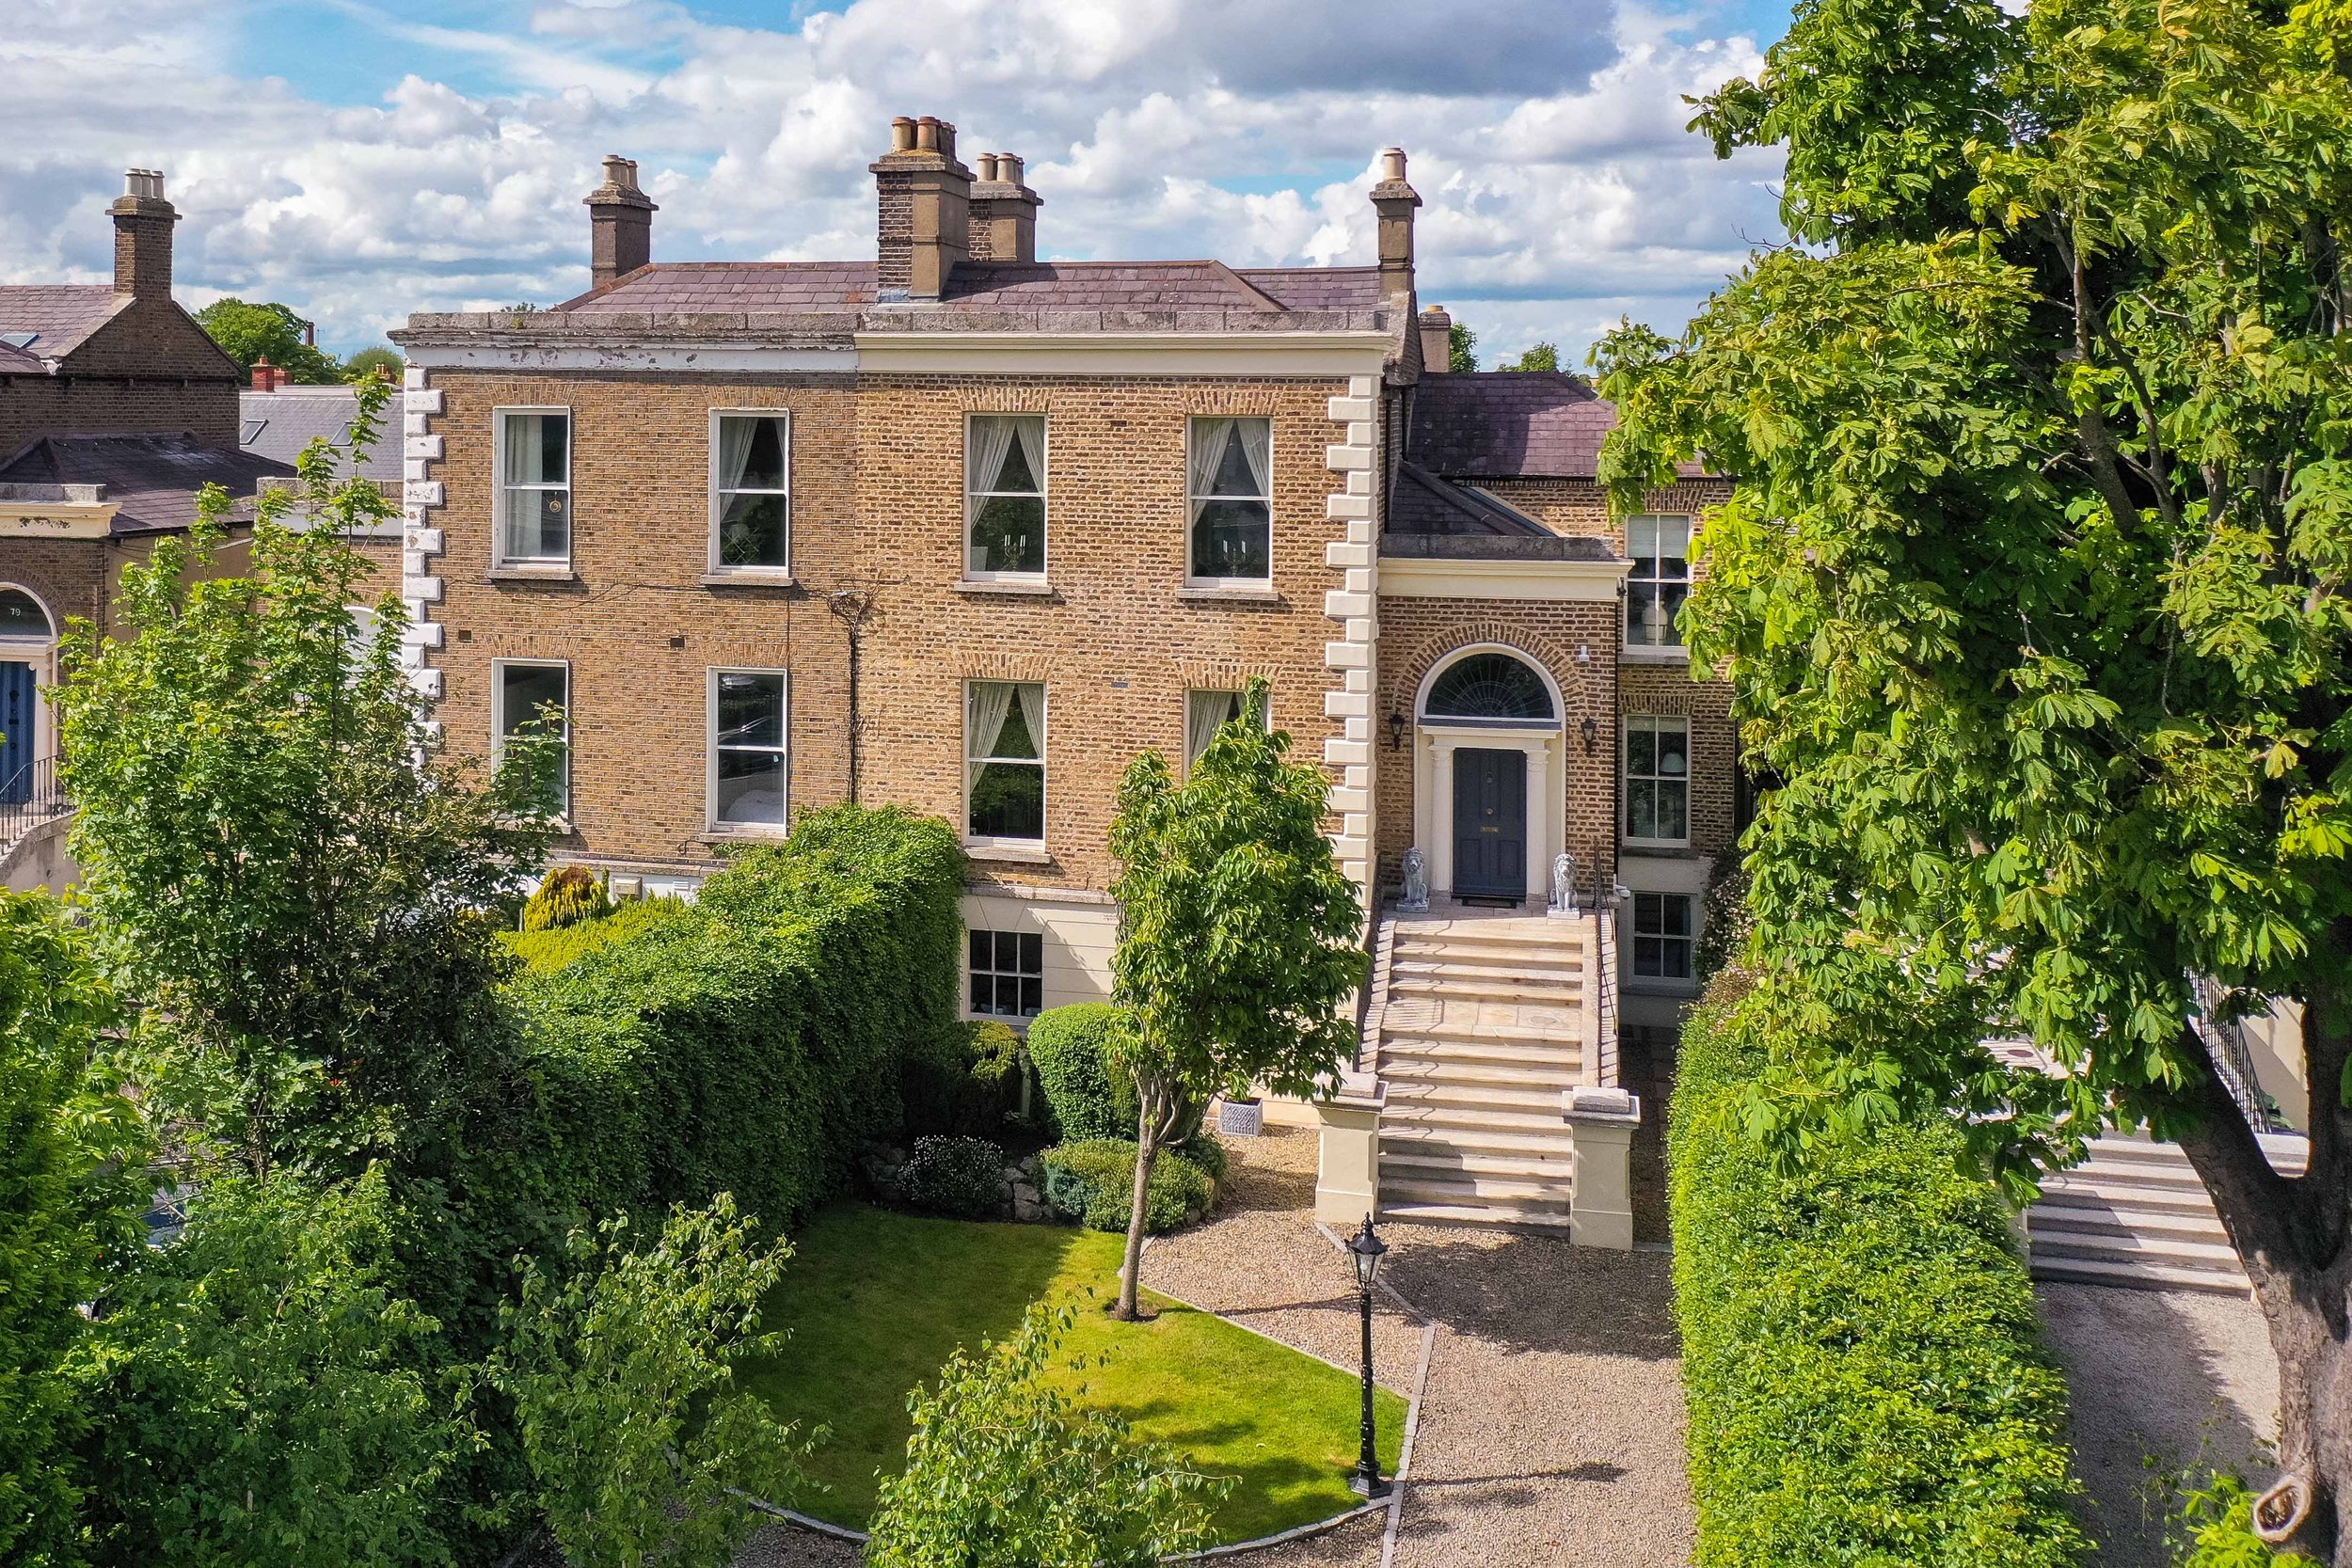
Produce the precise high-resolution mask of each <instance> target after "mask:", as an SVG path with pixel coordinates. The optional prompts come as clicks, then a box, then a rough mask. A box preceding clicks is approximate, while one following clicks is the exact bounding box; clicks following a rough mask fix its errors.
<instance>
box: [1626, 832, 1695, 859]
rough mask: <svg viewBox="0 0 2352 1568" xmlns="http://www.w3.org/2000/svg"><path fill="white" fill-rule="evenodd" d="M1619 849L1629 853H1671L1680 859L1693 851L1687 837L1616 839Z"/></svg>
mask: <svg viewBox="0 0 2352 1568" xmlns="http://www.w3.org/2000/svg"><path fill="white" fill-rule="evenodd" d="M1617 847H1618V849H1619V850H1620V851H1622V852H1623V853H1625V854H1629V855H1672V856H1674V857H1675V858H1676V859H1677V860H1680V859H1684V858H1687V857H1689V856H1691V855H1692V854H1693V853H1694V851H1693V850H1692V847H1691V841H1690V840H1689V839H1687V838H1631V837H1624V838H1620V839H1618V840H1617Z"/></svg>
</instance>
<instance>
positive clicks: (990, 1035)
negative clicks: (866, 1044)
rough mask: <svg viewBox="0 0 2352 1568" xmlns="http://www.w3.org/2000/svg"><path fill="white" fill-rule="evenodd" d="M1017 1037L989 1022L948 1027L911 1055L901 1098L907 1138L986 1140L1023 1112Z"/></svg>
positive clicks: (901, 1080) (1006, 1027)
mask: <svg viewBox="0 0 2352 1568" xmlns="http://www.w3.org/2000/svg"><path fill="white" fill-rule="evenodd" d="M1024 1070H1025V1069H1024V1067H1023V1060H1022V1053H1021V1037H1020V1036H1018V1035H1016V1034H1014V1033H1013V1032H1012V1029H1011V1027H1010V1026H1009V1025H1008V1024H1004V1023H999V1022H996V1021H994V1020H993V1019H991V1020H986V1021H983V1022H959V1023H953V1024H950V1025H948V1026H947V1027H946V1029H943V1030H941V1031H940V1032H939V1033H938V1034H937V1035H936V1036H934V1037H931V1038H930V1040H928V1041H925V1042H922V1043H921V1044H920V1045H918V1046H916V1047H914V1048H913V1049H910V1050H909V1051H908V1052H907V1054H906V1057H905V1060H904V1062H903V1063H902V1064H901V1066H900V1069H899V1082H898V1090H899V1097H900V1099H901V1100H902V1101H904V1103H905V1105H906V1131H907V1132H908V1133H909V1134H910V1135H913V1136H917V1137H919V1136H922V1135H924V1134H926V1133H953V1134H958V1135H961V1136H965V1137H987V1136H988V1135H990V1134H991V1133H993V1132H1000V1131H1001V1130H1002V1129H1003V1128H1004V1126H1005V1124H1006V1122H1007V1121H1008V1120H1009V1119H1010V1118H1012V1117H1014V1116H1015V1115H1017V1114H1018V1113H1019V1111H1020V1109H1021V1075H1022V1073H1023V1071H1024Z"/></svg>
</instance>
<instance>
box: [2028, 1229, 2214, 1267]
mask: <svg viewBox="0 0 2352 1568" xmlns="http://www.w3.org/2000/svg"><path fill="white" fill-rule="evenodd" d="M2026 1233H2027V1235H2028V1236H2029V1237H2030V1238H2031V1239H2032V1244H2033V1254H2034V1256H2035V1257H2036V1258H2106V1259H2122V1258H2131V1259H2144V1260H2145V1261H2148V1262H2151V1263H2163V1264H2167V1265H2169V1266H2171V1267H2174V1268H2183V1269H2217V1270H2219V1271H2221V1272H2223V1273H2225V1274H2235V1275H2243V1274H2244V1272H2245V1271H2244V1270H2243V1269H2242V1268H2240V1267H2239V1264H2238V1258H2237V1249H2236V1248H2234V1247H2233V1246H2231V1245H2230V1244H2229V1243H2227V1242H2192V1241H2185V1240H2183V1239H2181V1238H2179V1237H2174V1236H2154V1235H2150V1234H2149V1233H2147V1232H2145V1231H2138V1230H2130V1231H2123V1232H2121V1233H2117V1232H2111V1231H2100V1230H2064V1229H2058V1230H2052V1229H2048V1228H2045V1227H2041V1226H2030V1227H2028V1229H2027V1232H2026Z"/></svg>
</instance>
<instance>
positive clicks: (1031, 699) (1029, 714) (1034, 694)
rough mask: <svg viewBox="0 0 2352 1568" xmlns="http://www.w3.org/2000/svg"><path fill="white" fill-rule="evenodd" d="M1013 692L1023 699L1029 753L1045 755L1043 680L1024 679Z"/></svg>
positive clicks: (1040, 756)
mask: <svg viewBox="0 0 2352 1568" xmlns="http://www.w3.org/2000/svg"><path fill="white" fill-rule="evenodd" d="M1013 694H1014V695H1015V696H1017V697H1019V698H1020V699H1021V721H1022V722H1023V723H1024V724H1025V725H1026V726H1027V727H1028V731H1029V755H1031V756H1033V757H1037V758H1040V759H1042V758H1043V757H1044V755H1045V687H1044V683H1042V682H1041V681H1023V682H1022V683H1021V684H1020V685H1019V686H1016V687H1014V688H1013Z"/></svg>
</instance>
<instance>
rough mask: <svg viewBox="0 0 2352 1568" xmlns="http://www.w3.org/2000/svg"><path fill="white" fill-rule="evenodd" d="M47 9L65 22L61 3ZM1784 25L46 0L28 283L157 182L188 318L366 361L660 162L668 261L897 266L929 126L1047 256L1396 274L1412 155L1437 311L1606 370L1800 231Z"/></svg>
mask: <svg viewBox="0 0 2352 1568" xmlns="http://www.w3.org/2000/svg"><path fill="white" fill-rule="evenodd" d="M27 8H28V9H27ZM1786 19H1787V12H1786V9H1785V8H1782V7H1778V6H1764V5H1753V4H1714V5H1708V4H1701V5H1692V6H1684V7H1674V8H1661V7H1645V6H1640V5H1635V4H1630V3H1624V0H1484V3H1482V4H1480V5H1478V6H1476V7H1471V8H1459V7H1454V6H1444V5H1433V4H1428V3H1425V0H853V3H852V0H834V3H831V4H827V5H823V6H818V5H813V4H807V3H805V0H804V3H803V4H801V5H798V6H795V5H792V4H763V3H759V0H720V3H707V4H702V3H697V4H675V3H672V0H595V3H589V0H495V3H489V4H474V5H459V4H453V3H447V0H405V3H403V4H399V5H391V4H383V3H378V0H13V4H12V6H11V27H10V29H9V32H8V35H7V36H4V37H0V71H5V72H6V74H7V76H8V80H10V81H11V82H12V83H15V84H21V85H24V87H25V90H24V91H22V92H17V93H12V94H11V95H9V97H8V99H7V100H5V101H0V211H6V212H7V213H8V217H9V221H8V223H7V224H5V225H0V280H4V281H40V280H56V279H69V278H93V277H103V275H104V268H105V267H106V265H107V232H106V227H105V222H104V219H103V208H104V205H105V203H106V201H107V200H109V199H111V198H112V197H113V196H114V195H115V194H116V193H117V192H118V191H119V188H120V171H121V169H122V168H123V167H124V166H126V165H130V164H136V165H141V166H154V167H159V168H162V169H164V170H165V171H166V172H167V176H168V177H169V180H170V188H171V194H172V197H173V199H174V200H175V202H177V203H178V204H179V205H180V207H181V210H182V212H183V223H182V225H181V229H180V234H179V242H178V243H179V261H180V265H179V268H178V281H179V285H180V290H181V293H182V296H183V300H184V301H186V302H187V303H190V304H200V303H202V302H204V301H205V300H207V299H210V298H214V297H217V296H218V295H220V294H222V293H238V294H241V295H244V296H246V297H258V298H272V299H280V300H283V301H284V302H286V303H287V304H290V305H292V306H294V308H295V309H298V310H301V311H303V312H304V313H306V314H309V315H310V316H313V317H315V318H316V319H317V320H318V321H319V323H320V327H321V335H322V339H323V340H324V341H326V342H327V343H328V344H329V345H330V346H333V347H335V348H338V349H342V350H348V349H350V348H354V347H358V346H360V345H362V344H364V343H367V342H370V341H378V339H379V335H380V334H381V332H382V331H383V330H384V329H385V328H386V327H388V326H389V325H396V324H397V323H399V322H400V321H402V320H404V319H405V316H406V315H407V313H408V312H409V311H411V310H415V309H462V308H466V307H469V306H473V307H480V306H485V305H498V304H506V303H512V302H515V301H517V300H526V299H527V300H535V301H538V302H541V303H547V302H551V301H552V300H555V299H560V298H563V297H565V296H566V295H568V294H569V293H574V292H577V290H578V289H579V288H580V286H581V285H582V283H583V282H584V270H585V261H586V254H585V253H586V237H587V236H586V223H585V219H584V216H583V214H582V213H581V210H580V206H579V198H580V195H581V194H583V193H584V192H585V190H586V189H587V188H588V186H589V185H590V184H592V183H594V176H595V172H596V159H597V157H598V156H599V155H600V154H602V153H605V152H609V151H619V152H625V153H628V155H630V156H634V157H636V158H638V159H639V160H640V161H641V163H642V164H643V166H644V172H645V178H646V181H647V183H648V185H649V187H650V188H652V189H653V191H654V193H655V195H656V198H657V199H658V200H660V202H661V204H662V212H661V214H660V216H659V218H658V219H657V222H656V231H655V254H656V256H657V258H660V259H671V260H701V259H714V258H846V257H853V256H863V255H866V254H867V253H869V252H870V250H871V246H872V237H871V225H872V215H871V195H870V189H869V186H868V180H869V176H867V174H866V170H865V165H866V162H868V161H870V159H871V157H872V156H874V155H875V154H876V153H878V152H879V151H880V150H882V146H883V145H884V141H885V138H886V135H887V124H888V120H889V117H890V116H891V115H892V114H898V113H907V114H924V113H933V114H939V115H941V116H943V117H945V118H947V119H954V120H956V121H957V122H958V123H959V124H960V125H961V127H962V129H963V134H964V135H963V147H964V149H965V150H966V152H967V155H968V154H969V153H971V152H975V151H978V150H1007V151H1016V152H1020V153H1022V154H1024V155H1025V156H1026V157H1027V158H1028V160H1029V174H1030V182H1031V184H1032V185H1033V186H1035V187H1036V188H1037V189H1038V190H1039V191H1040V192H1041V194H1042V195H1043V196H1044V198H1045V201H1046V205H1045V208H1044V211H1043V213H1042V214H1041V221H1040V229H1039V245H1040V250H1041V254H1045V255H1049V256H1060V257H1069V258H1094V257H1137V258H1142V257H1152V256H1191V255H1202V254H1214V255H1216V256H1218V257H1220V258H1222V259H1224V260H1227V261H1232V262H1233V263H1235V264H1237V265H1268V264H1283V263H1300V262H1315V263H1333V262H1362V261H1369V260H1370V259H1371V256H1370V245H1371V225H1370V212H1369V207H1368V205H1367V204H1366V203H1365V202H1364V199H1363V192H1364V190H1365V189H1366V188H1367V187H1368V185H1369V184H1370V182H1371V170H1372V167H1373V165H1374V162H1375V158H1376V155H1377V152H1378V150H1379V148H1380V147H1381V146H1383V145H1385V144H1387V143H1391V142H1394V143H1397V144H1399V145H1402V146H1405V147H1406V149H1407V150H1409V151H1410V152H1411V153H1412V155H1413V173H1412V177H1413V180H1414V182H1415V184H1416V186H1417V187H1418V188H1419V189H1420V190H1421V192H1422V196H1423V198H1424V201H1425V203H1426V205H1425V206H1424V207H1423V209H1422V224H1421V255H1422V268H1421V281H1422V296H1423V298H1424V300H1437V301H1442V302H1443V303H1445V304H1447V305H1448V306H1449V307H1450V308H1452V309H1454V311H1455V313H1456V314H1457V315H1458V316H1460V317H1461V318H1463V319H1465V320H1468V321H1470V323H1471V324H1472V325H1474V326H1476V327H1477V328H1478V329H1479V331H1480V332H1481V335H1482V340H1483V341H1484V343H1485V344H1486V345H1487V346H1488V347H1489V348H1492V349H1496V350H1500V351H1502V353H1504V354H1509V353H1516V352H1517V351H1518V349H1519V348H1521V347H1523V346H1524V345H1525V344H1526V343H1528V342H1530V341H1535V340H1536V339H1549V340H1550V341H1557V342H1558V343H1560V344H1561V345H1562V347H1563V349H1564V350H1565V352H1566V355H1567V356H1569V357H1572V358H1573V357H1581V354H1582V351H1583V348H1584V345H1585V344H1586V343H1588V342H1589V341H1591V339H1592V338H1593V337H1594V336H1595V335H1597V333H1598V332H1599V331H1601V330H1604V329H1605V328H1606V327H1607V326H1608V325H1610V324H1611V323H1613V322H1614V321H1615V320H1616V319H1617V318H1618V317H1619V316H1622V315H1628V314H1630V315H1633V316H1635V317H1637V318H1640V319H1646V320H1650V321H1652V322H1654V323H1657V324H1659V325H1667V326H1672V325H1677V324H1678V323H1679V322H1680V321H1681V320H1682V319H1684V318H1685V317H1687V315H1688V314H1689V313H1690V310H1691V309H1692V307H1693V306H1694V305H1695V304H1696V303H1697V302H1698V301H1699V300H1700V299H1702V298H1703V297H1704V296H1705V294H1706V293H1707V292H1708V290H1709V289H1710V288H1711V287H1713V286H1714V285H1715V284H1716V283H1717V282H1718V281H1720V279H1721V278H1722V277H1723V276H1724V273H1725V272H1727V271H1728V270H1730V269H1731V268H1733V267H1736V266H1737V265H1738V264H1739V263H1740V260H1741V258H1742V257H1743V256H1744V254H1745V251H1746V249H1747V247H1748V244H1749V243H1750V242H1751V241H1752V240H1757V239H1771V238H1772V237H1774V236H1775V235H1776V234H1777V226H1776V224H1774V222H1773V221H1772V180H1773V177H1774V175H1775V174H1776V172H1777V164H1776V162H1775V161H1774V160H1773V159H1772V158H1771V157H1770V156H1769V155H1762V154H1757V155H1748V156H1745V157H1743V158H1741V159H1740V160H1736V161H1734V162H1733V163H1732V164H1729V165H1724V164H1720V163H1718V162H1717V161H1716V160H1714V159H1713V158H1712V156H1711V155H1709V154H1708V152H1707V150H1706V149H1705V147H1704V145H1703V144H1701V143H1699V142H1698V140H1697V138H1695V137H1692V136H1689V135H1685V134H1684V133H1683V131H1682V128H1681V127H1682V124H1683V122H1684V120H1686V119H1688V118H1689V111H1688V109H1687V107H1686V106H1685V105H1684V104H1683V103H1681V101H1680V100H1681V97H1682V95H1683V94H1685V93H1694V92H1703V91H1706V90H1708V89H1710V88H1711V87H1714V86H1716V85H1718V84H1720V83H1721V82H1722V81H1724V79H1726V78H1728V77H1729V76H1732V75H1735V74H1739V73H1740V72H1742V71H1752V70H1754V69H1755V67H1756V52H1757V51H1758V50H1760V49H1761V48H1763V47H1765V46H1767V45H1769V43H1770V42H1771V41H1772V40H1773V39H1774V38H1776V37H1777V36H1778V33H1779V31H1780V29H1781V28H1782V26H1783V25H1785V23H1786Z"/></svg>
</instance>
